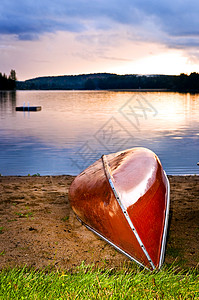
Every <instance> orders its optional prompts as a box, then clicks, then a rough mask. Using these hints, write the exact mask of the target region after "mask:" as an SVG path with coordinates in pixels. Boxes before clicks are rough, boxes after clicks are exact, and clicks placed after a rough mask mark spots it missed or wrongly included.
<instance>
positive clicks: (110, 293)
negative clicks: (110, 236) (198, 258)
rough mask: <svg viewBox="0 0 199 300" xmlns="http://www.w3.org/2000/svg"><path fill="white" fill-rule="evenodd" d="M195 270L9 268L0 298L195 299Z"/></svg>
mask: <svg viewBox="0 0 199 300" xmlns="http://www.w3.org/2000/svg"><path fill="white" fill-rule="evenodd" d="M198 298H199V273H198V271H197V270H196V269H193V270H189V271H186V272H185V271H177V270H176V269H174V268H164V269H163V270H161V271H160V272H152V273H150V272H149V271H146V270H143V271H140V270H139V269H130V268H125V267H124V268H123V269H107V268H94V267H92V266H85V265H84V264H82V265H81V266H80V267H78V268H76V269H73V270H71V271H68V272H66V271H65V272H64V271H47V270H46V271H45V270H43V271H42V270H40V271H38V270H34V269H30V268H18V269H17V268H13V269H8V270H5V269H4V270H2V271H1V272H0V299H89V300H90V299H100V300H101V299H198Z"/></svg>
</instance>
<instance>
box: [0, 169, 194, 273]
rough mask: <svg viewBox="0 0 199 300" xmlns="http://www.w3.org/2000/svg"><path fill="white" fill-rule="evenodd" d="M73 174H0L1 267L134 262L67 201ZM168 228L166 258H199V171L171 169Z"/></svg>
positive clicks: (184, 261) (184, 262) (180, 261)
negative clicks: (86, 223) (100, 235)
mask: <svg viewBox="0 0 199 300" xmlns="http://www.w3.org/2000/svg"><path fill="white" fill-rule="evenodd" d="M74 178H75V176H71V175H57V176H51V175H46V176H0V195H1V196H0V199H1V201H0V237H1V238H0V254H1V255H0V269H2V268H5V267H14V266H25V265H27V266H32V267H35V268H46V267H49V266H51V267H53V268H58V269H71V268H73V267H76V266H79V265H80V264H81V263H82V261H84V262H85V264H94V265H95V266H104V264H106V266H108V267H110V268H111V267H121V266H122V265H123V264H134V263H132V262H131V261H130V260H128V259H127V258H126V257H125V256H124V255H122V254H121V253H119V252H117V251H116V250H115V249H114V248H112V247H111V246H110V245H108V244H107V243H106V242H104V241H102V240H101V239H100V238H98V237H97V236H96V235H94V234H93V233H92V232H90V231H89V230H87V229H86V228H85V227H84V226H82V225H81V223H79V221H77V219H76V217H75V215H74V213H73V211H72V209H71V207H70V205H69V201H68V190H69V187H70V184H71V182H72V181H73V179H74ZM168 178H169V181H170V187H171V194H170V230H169V236H168V243H167V249H166V256H165V263H166V264H167V265H169V264H176V265H178V266H180V267H182V268H190V267H197V266H198V264H199V243H198V240H199V228H198V224H199V201H198V199H199V175H188V176H185V175H183V176H179V175H177V176H175V175H168Z"/></svg>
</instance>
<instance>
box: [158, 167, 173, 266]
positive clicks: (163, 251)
mask: <svg viewBox="0 0 199 300" xmlns="http://www.w3.org/2000/svg"><path fill="white" fill-rule="evenodd" d="M164 175H165V178H166V181H167V200H166V211H165V219H164V230H163V236H162V245H161V252H160V261H159V269H160V268H161V266H162V264H163V262H164V256H165V249H166V242H167V228H168V223H169V206H170V183H169V180H168V178H167V175H166V172H165V171H164Z"/></svg>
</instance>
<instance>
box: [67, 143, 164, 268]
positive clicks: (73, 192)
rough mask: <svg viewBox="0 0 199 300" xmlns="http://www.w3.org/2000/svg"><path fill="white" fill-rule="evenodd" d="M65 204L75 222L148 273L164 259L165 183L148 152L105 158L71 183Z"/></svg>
mask: <svg viewBox="0 0 199 300" xmlns="http://www.w3.org/2000/svg"><path fill="white" fill-rule="evenodd" d="M69 200H70V204H71V207H72V209H73V211H74V212H75V214H76V215H77V217H78V219H79V220H80V221H81V222H82V223H83V224H84V225H85V226H86V227H87V228H88V229H90V230H92V231H93V232H95V233H96V234H97V235H98V236H100V237H101V238H103V239H104V240H106V241H107V242H108V243H110V244H111V245H112V246H114V247H115V248H116V249H117V250H119V251H121V252H122V253H123V254H125V255H126V256H127V257H129V258H130V259H132V260H134V261H135V262H137V263H138V264H140V265H141V266H144V267H146V268H148V269H151V270H153V269H159V268H160V267H161V266H162V264H163V260H164V254H165V245H166V236H167V227H168V215H169V181H168V179H167V176H166V173H165V172H164V171H163V168H162V165H161V163H160V160H159V158H158V157H157V156H156V155H155V154H154V153H153V152H152V151H150V150H148V149H146V148H132V149H128V150H125V151H121V152H117V153H115V154H109V155H103V156H102V157H101V158H100V159H99V160H97V161H96V162H95V163H94V164H93V165H91V166H89V167H88V168H87V169H86V170H84V171H83V172H82V173H80V174H79V175H78V176H77V177H76V178H75V180H74V181H73V183H72V185H71V187H70V191H69Z"/></svg>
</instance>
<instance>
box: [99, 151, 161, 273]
mask: <svg viewBox="0 0 199 300" xmlns="http://www.w3.org/2000/svg"><path fill="white" fill-rule="evenodd" d="M101 159H102V163H103V166H104V171H105V174H106V177H107V179H108V182H109V184H110V187H111V189H112V191H113V193H114V196H115V198H116V200H117V202H118V204H119V206H120V208H121V210H122V212H123V214H124V216H125V218H126V220H127V222H128V224H129V226H130V228H131V229H132V232H133V234H134V235H135V237H136V239H137V241H138V243H139V245H140V247H141V249H142V251H143V252H144V254H145V256H146V258H147V260H148V261H149V263H150V265H151V267H152V269H153V270H154V269H156V267H155V265H154V263H153V261H152V259H151V258H150V256H149V254H148V252H147V250H146V248H145V246H144V244H143V242H142V240H141V239H140V237H139V234H138V232H137V230H136V229H135V227H134V225H133V222H132V221H131V219H130V217H129V214H128V212H127V210H126V209H125V207H124V205H123V204H122V201H121V199H120V197H119V193H118V192H117V191H116V189H115V186H114V183H113V179H112V176H111V172H110V167H109V164H108V161H107V159H106V155H102V157H101ZM116 247H117V246H116ZM128 256H130V255H128ZM130 257H131V256H130ZM131 259H133V260H135V259H134V258H131ZM135 261H136V262H137V263H139V264H140V265H142V264H141V263H140V262H138V261H137V260H135ZM142 266H143V265H142ZM144 267H145V268H146V266H144ZM147 269H148V268H147Z"/></svg>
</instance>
